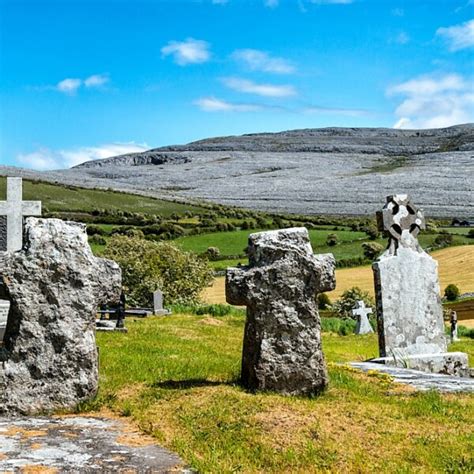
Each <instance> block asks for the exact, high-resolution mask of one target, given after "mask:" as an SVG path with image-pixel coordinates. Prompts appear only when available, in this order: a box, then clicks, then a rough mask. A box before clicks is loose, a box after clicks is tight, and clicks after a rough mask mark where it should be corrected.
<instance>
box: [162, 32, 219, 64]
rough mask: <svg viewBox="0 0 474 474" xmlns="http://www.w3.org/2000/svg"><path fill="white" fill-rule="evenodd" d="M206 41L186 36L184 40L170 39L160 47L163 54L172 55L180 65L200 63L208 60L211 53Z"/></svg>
mask: <svg viewBox="0 0 474 474" xmlns="http://www.w3.org/2000/svg"><path fill="white" fill-rule="evenodd" d="M209 47H210V45H209V43H208V42H207V41H202V40H195V39H193V38H188V39H186V41H170V42H169V43H168V44H167V45H166V46H163V48H161V53H162V54H163V56H169V55H171V56H173V59H174V62H175V63H176V64H179V65H180V66H186V65H187V64H200V63H205V62H207V61H209V59H210V57H211V53H210V51H209Z"/></svg>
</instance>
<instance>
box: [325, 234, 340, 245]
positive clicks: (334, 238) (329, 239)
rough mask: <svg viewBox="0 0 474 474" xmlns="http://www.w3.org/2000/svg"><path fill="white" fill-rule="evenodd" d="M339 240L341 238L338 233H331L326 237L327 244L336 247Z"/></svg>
mask: <svg viewBox="0 0 474 474" xmlns="http://www.w3.org/2000/svg"><path fill="white" fill-rule="evenodd" d="M338 242H339V239H338V237H337V235H336V234H329V235H328V236H327V238H326V245H327V246H329V247H334V246H335V245H337V244H338Z"/></svg>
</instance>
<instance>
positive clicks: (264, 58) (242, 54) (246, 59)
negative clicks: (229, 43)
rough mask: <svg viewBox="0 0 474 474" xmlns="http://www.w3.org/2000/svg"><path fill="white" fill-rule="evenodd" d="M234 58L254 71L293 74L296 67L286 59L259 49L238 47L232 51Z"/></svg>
mask: <svg viewBox="0 0 474 474" xmlns="http://www.w3.org/2000/svg"><path fill="white" fill-rule="evenodd" d="M232 58H233V59H235V60H236V61H239V62H241V63H243V64H244V65H245V66H246V67H248V68H249V69H251V70H253V71H263V72H272V73H276V74H291V73H293V72H295V67H294V66H293V65H292V64H291V63H290V62H289V61H287V60H286V59H283V58H278V57H272V56H270V55H269V54H268V53H266V52H265V51H260V50H258V49H238V50H236V51H234V52H233V53H232Z"/></svg>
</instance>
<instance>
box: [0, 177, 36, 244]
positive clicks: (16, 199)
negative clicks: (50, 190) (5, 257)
mask: <svg viewBox="0 0 474 474" xmlns="http://www.w3.org/2000/svg"><path fill="white" fill-rule="evenodd" d="M22 184H23V183H22V178H7V200H6V201H0V216H7V251H8V252H16V251H17V250H21V248H22V247H23V216H40V215H41V202H40V201H23V185H22Z"/></svg>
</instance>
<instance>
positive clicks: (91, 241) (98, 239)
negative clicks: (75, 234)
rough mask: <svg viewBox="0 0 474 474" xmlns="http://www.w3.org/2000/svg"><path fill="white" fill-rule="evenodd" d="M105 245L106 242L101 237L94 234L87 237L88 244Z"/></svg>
mask: <svg viewBox="0 0 474 474" xmlns="http://www.w3.org/2000/svg"><path fill="white" fill-rule="evenodd" d="M106 243H107V241H106V240H105V239H104V237H102V236H101V235H97V234H94V235H91V236H90V237H89V244H93V245H105V244H106Z"/></svg>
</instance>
